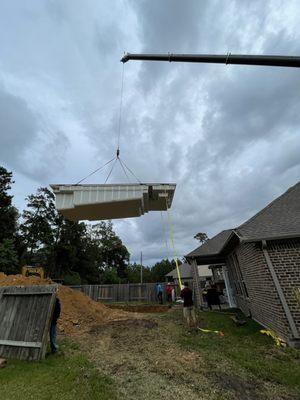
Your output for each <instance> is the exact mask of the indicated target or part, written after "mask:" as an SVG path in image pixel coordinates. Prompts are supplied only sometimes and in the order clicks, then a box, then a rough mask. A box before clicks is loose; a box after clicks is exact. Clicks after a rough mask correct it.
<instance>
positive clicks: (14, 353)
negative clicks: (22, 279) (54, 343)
mask: <svg viewBox="0 0 300 400" xmlns="http://www.w3.org/2000/svg"><path fill="white" fill-rule="evenodd" d="M56 289H57V285H45V286H27V287H24V286H10V287H1V288H0V321H1V323H0V357H4V358H18V359H22V360H41V359H42V358H44V357H45V354H46V348H47V341H48V333H49V328H50V322H51V316H52V312H53V307H54V303H55V298H56Z"/></svg>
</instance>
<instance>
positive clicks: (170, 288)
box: [166, 282, 173, 303]
mask: <svg viewBox="0 0 300 400" xmlns="http://www.w3.org/2000/svg"><path fill="white" fill-rule="evenodd" d="M172 291H173V286H172V285H171V283H170V282H168V283H167V286H166V297H167V302H168V303H172Z"/></svg>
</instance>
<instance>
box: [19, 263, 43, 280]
mask: <svg viewBox="0 0 300 400" xmlns="http://www.w3.org/2000/svg"><path fill="white" fill-rule="evenodd" d="M21 273H22V275H23V276H27V277H28V276H38V277H39V278H41V279H44V277H45V272H44V268H42V267H32V266H30V265H24V267H22V272H21Z"/></svg>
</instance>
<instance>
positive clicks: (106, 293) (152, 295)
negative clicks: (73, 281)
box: [71, 282, 177, 303]
mask: <svg viewBox="0 0 300 400" xmlns="http://www.w3.org/2000/svg"><path fill="white" fill-rule="evenodd" d="M155 285H156V284H155V283H142V284H140V283H121V284H114V285H79V286H71V288H72V289H76V290H80V291H81V292H83V293H85V294H86V295H87V296H89V297H90V298H91V299H93V300H94V301H111V302H117V301H120V302H128V301H144V302H148V303H152V302H155V301H157V298H156V291H155ZM161 286H162V288H163V300H164V301H166V293H165V286H166V283H165V282H163V283H161ZM176 290H177V288H176Z"/></svg>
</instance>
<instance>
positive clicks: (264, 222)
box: [236, 182, 300, 240]
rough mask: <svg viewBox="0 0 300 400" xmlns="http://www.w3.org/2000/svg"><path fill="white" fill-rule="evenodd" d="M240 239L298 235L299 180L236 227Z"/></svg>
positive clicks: (299, 229) (299, 212) (299, 209)
mask: <svg viewBox="0 0 300 400" xmlns="http://www.w3.org/2000/svg"><path fill="white" fill-rule="evenodd" d="M236 232H237V234H238V235H239V237H240V239H241V240H258V239H275V238H283V237H295V236H297V235H299V236H300V182H298V183H297V184H296V185H294V186H292V187H290V188H289V189H288V190H287V191H286V192H285V193H283V194H282V195H281V196H280V197H278V198H277V199H275V200H274V201H272V202H271V203H270V204H269V205H267V206H266V207H265V208H264V209H262V210H261V211H260V212H258V213H257V214H256V215H254V216H253V217H252V218H250V219H249V220H248V221H246V222H245V223H244V224H242V225H240V226H239V227H238V228H237V229H236Z"/></svg>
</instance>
